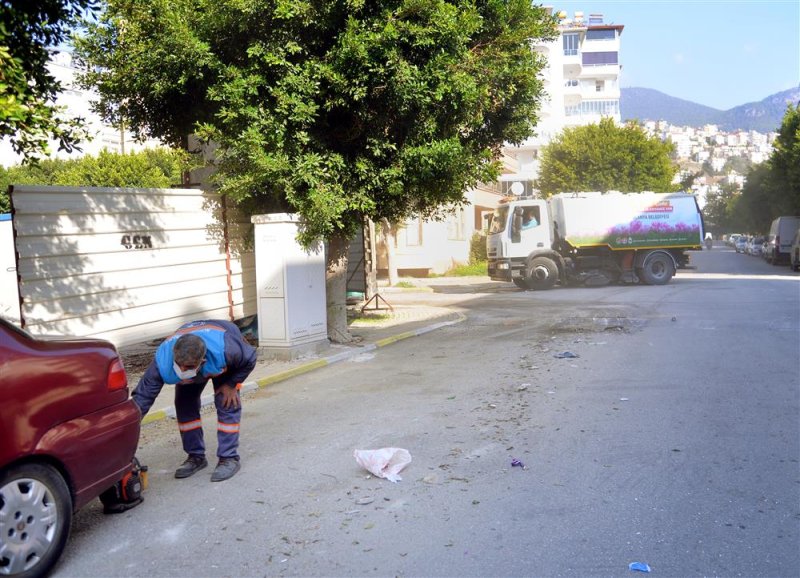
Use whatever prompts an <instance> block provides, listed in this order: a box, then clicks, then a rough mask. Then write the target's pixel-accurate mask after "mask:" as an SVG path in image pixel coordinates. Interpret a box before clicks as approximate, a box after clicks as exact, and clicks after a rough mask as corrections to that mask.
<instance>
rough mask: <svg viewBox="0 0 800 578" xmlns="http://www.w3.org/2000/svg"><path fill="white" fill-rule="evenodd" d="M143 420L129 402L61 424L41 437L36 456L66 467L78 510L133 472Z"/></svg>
mask: <svg viewBox="0 0 800 578" xmlns="http://www.w3.org/2000/svg"><path fill="white" fill-rule="evenodd" d="M141 419H142V416H141V412H140V411H139V408H138V406H137V405H136V404H135V403H134V402H133V400H131V399H128V400H126V401H124V402H122V403H117V404H114V405H112V406H109V407H107V408H104V409H102V410H99V411H96V412H94V413H90V414H87V415H84V416H81V417H79V418H76V419H73V420H70V421H68V422H64V423H62V424H59V425H57V426H55V427H54V428H52V429H51V430H50V431H48V432H47V434H46V435H45V436H44V437H43V438H42V440H41V441H40V443H39V444H38V446H37V448H36V453H37V454H45V455H48V456H52V457H53V458H55V459H57V460H58V461H60V462H61V463H62V464H63V466H64V468H65V470H66V474H67V477H68V479H67V483H68V484H69V485H70V488H71V490H72V493H73V496H74V503H73V508H74V509H75V510H78V509H80V508H81V507H82V506H84V505H85V504H86V503H88V502H89V501H91V500H93V499H94V498H96V497H97V496H98V495H100V493H102V492H103V491H105V490H106V489H108V488H110V487H111V486H113V485H114V484H115V483H116V482H118V481H119V480H120V479H121V478H122V477H123V476H124V475H125V474H126V473H128V472H129V471H130V469H131V462H132V460H133V457H134V455H135V454H136V447H137V445H138V443H139V432H140V427H141V425H140V424H141Z"/></svg>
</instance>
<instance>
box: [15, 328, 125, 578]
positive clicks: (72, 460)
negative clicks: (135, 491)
mask: <svg viewBox="0 0 800 578" xmlns="http://www.w3.org/2000/svg"><path fill="white" fill-rule="evenodd" d="M0 400H2V403H0V576H8V575H10V576H41V575H43V574H45V573H47V572H48V571H49V570H50V569H51V568H52V567H53V565H54V564H55V563H56V562H57V560H58V558H59V556H60V555H61V552H62V551H63V549H64V545H65V544H66V542H67V537H68V536H69V531H70V526H71V524H72V514H73V513H74V512H76V511H77V510H78V509H80V508H81V507H83V506H85V505H86V504H87V503H88V502H90V501H91V500H93V499H94V498H96V497H98V496H99V495H100V494H101V493H102V492H103V491H105V490H108V489H109V488H111V487H113V486H114V485H115V484H116V483H117V482H118V481H119V480H120V479H122V477H123V476H125V475H126V474H127V473H128V472H130V471H131V468H132V461H133V458H134V454H135V452H136V446H137V444H138V441H139V428H140V425H139V424H140V420H141V415H140V412H139V409H138V408H137V407H136V405H135V404H134V403H133V401H131V400H130V399H129V396H128V378H127V375H126V374H125V369H124V367H123V366H122V362H121V361H120V358H119V355H118V354H117V351H116V349H115V348H114V346H113V345H112V344H111V343H109V342H107V341H103V340H99V339H69V340H67V339H47V340H45V339H36V338H34V337H32V336H31V335H30V334H28V333H27V332H26V331H23V330H21V329H19V328H17V327H15V326H14V325H12V324H11V323H9V322H7V321H5V320H3V319H0Z"/></svg>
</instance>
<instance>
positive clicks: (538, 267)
mask: <svg viewBox="0 0 800 578" xmlns="http://www.w3.org/2000/svg"><path fill="white" fill-rule="evenodd" d="M525 280H526V281H527V282H528V287H529V288H531V289H550V288H551V287H553V285H555V284H556V281H558V266H557V265H556V264H555V261H553V260H552V259H550V258H549V257H534V258H533V259H531V260H530V261H528V266H527V268H526V269H525Z"/></svg>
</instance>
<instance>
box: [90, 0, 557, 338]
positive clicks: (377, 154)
mask: <svg viewBox="0 0 800 578" xmlns="http://www.w3.org/2000/svg"><path fill="white" fill-rule="evenodd" d="M554 35H555V25H554V20H553V18H552V17H551V16H549V15H548V13H547V11H546V10H545V9H543V8H541V7H539V6H533V5H532V4H531V2H530V0H482V1H479V2H475V1H474V0H450V1H445V0H394V1H383V2H369V1H365V0H338V1H337V0H331V1H325V2H322V1H319V0H261V1H255V0H254V1H252V2H241V1H240V0H109V1H108V6H107V8H106V10H105V12H104V13H103V14H102V16H101V18H100V21H99V22H98V23H97V24H95V25H93V26H91V27H90V30H89V35H88V36H87V37H86V38H85V39H84V40H83V41H80V42H79V43H78V47H79V52H80V54H81V55H82V57H83V58H84V59H85V60H86V61H87V62H88V63H89V64H90V65H91V67H92V68H91V69H90V72H89V73H88V74H87V75H86V77H85V78H86V82H87V83H88V84H89V85H93V86H96V88H97V89H98V90H99V92H100V94H101V95H102V97H103V100H102V103H101V112H102V113H103V115H104V116H105V118H106V119H108V120H111V121H112V122H113V121H115V120H119V119H124V120H125V121H126V122H127V124H128V126H130V127H131V128H132V129H133V130H134V131H135V132H138V133H141V134H143V135H147V136H151V137H156V138H160V139H163V140H166V141H167V142H170V143H179V142H185V139H186V137H187V135H189V134H190V133H195V134H198V135H200V136H201V137H202V138H203V139H205V140H206V141H210V142H213V143H215V145H217V146H219V149H218V150H217V156H216V168H217V172H216V184H217V186H218V188H219V190H220V192H222V193H223V194H226V195H229V196H230V197H232V198H234V199H236V200H238V201H239V202H240V203H241V204H242V205H244V206H245V207H246V208H247V209H249V210H251V211H262V212H263V211H273V210H288V211H292V212H297V213H299V214H300V215H302V217H303V218H304V220H305V228H304V230H303V233H302V238H301V240H302V241H303V242H305V243H309V242H311V241H312V240H314V239H319V238H324V239H326V240H327V241H328V247H329V251H328V275H329V284H328V303H329V316H328V321H329V326H332V327H333V332H332V333H331V336H332V337H333V338H335V339H341V338H342V337H343V336H344V337H345V338H346V336H347V329H346V321H345V319H346V318H345V309H344V302H345V301H344V281H345V277H344V272H345V270H346V261H345V255H346V251H345V249H346V246H347V240H348V239H350V238H351V236H352V235H353V233H354V231H355V230H356V228H357V227H359V226H361V224H362V222H363V218H364V217H369V218H371V219H373V220H374V221H376V222H378V221H380V220H382V219H388V220H389V221H391V222H398V221H402V220H403V219H405V218H407V217H408V216H410V215H411V214H416V215H420V216H433V215H436V214H437V213H439V212H440V211H441V210H443V209H448V208H452V207H454V206H455V205H458V204H459V203H461V202H462V201H463V194H464V192H465V191H466V190H467V189H468V188H470V187H472V186H474V185H476V184H477V183H478V182H481V181H492V180H494V179H495V178H496V176H497V174H498V172H499V166H498V163H497V160H496V159H497V157H498V154H499V151H500V149H501V147H502V145H503V144H504V143H505V142H511V143H518V142H521V141H522V140H524V139H525V138H526V137H528V136H529V135H530V134H531V132H532V127H533V126H534V125H535V124H536V115H537V110H538V103H539V101H540V99H541V95H542V83H541V80H540V79H539V78H538V73H539V71H540V70H541V69H542V67H543V65H544V60H543V58H542V57H541V56H539V55H537V54H535V53H534V52H533V51H532V50H531V42H532V40H534V39H536V40H540V39H550V38H553V37H554Z"/></svg>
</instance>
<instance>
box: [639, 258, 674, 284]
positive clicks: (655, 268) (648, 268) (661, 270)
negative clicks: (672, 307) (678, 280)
mask: <svg viewBox="0 0 800 578" xmlns="http://www.w3.org/2000/svg"><path fill="white" fill-rule="evenodd" d="M637 275H638V276H639V279H641V280H642V283H644V284H645V285H666V284H667V283H669V281H670V279H672V277H673V275H675V265H674V263H673V262H672V259H671V258H670V257H669V256H668V255H665V254H664V253H653V254H652V255H649V256H648V257H647V258H646V259H645V260H644V264H643V265H642V267H641V268H640V269H638V270H637Z"/></svg>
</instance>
